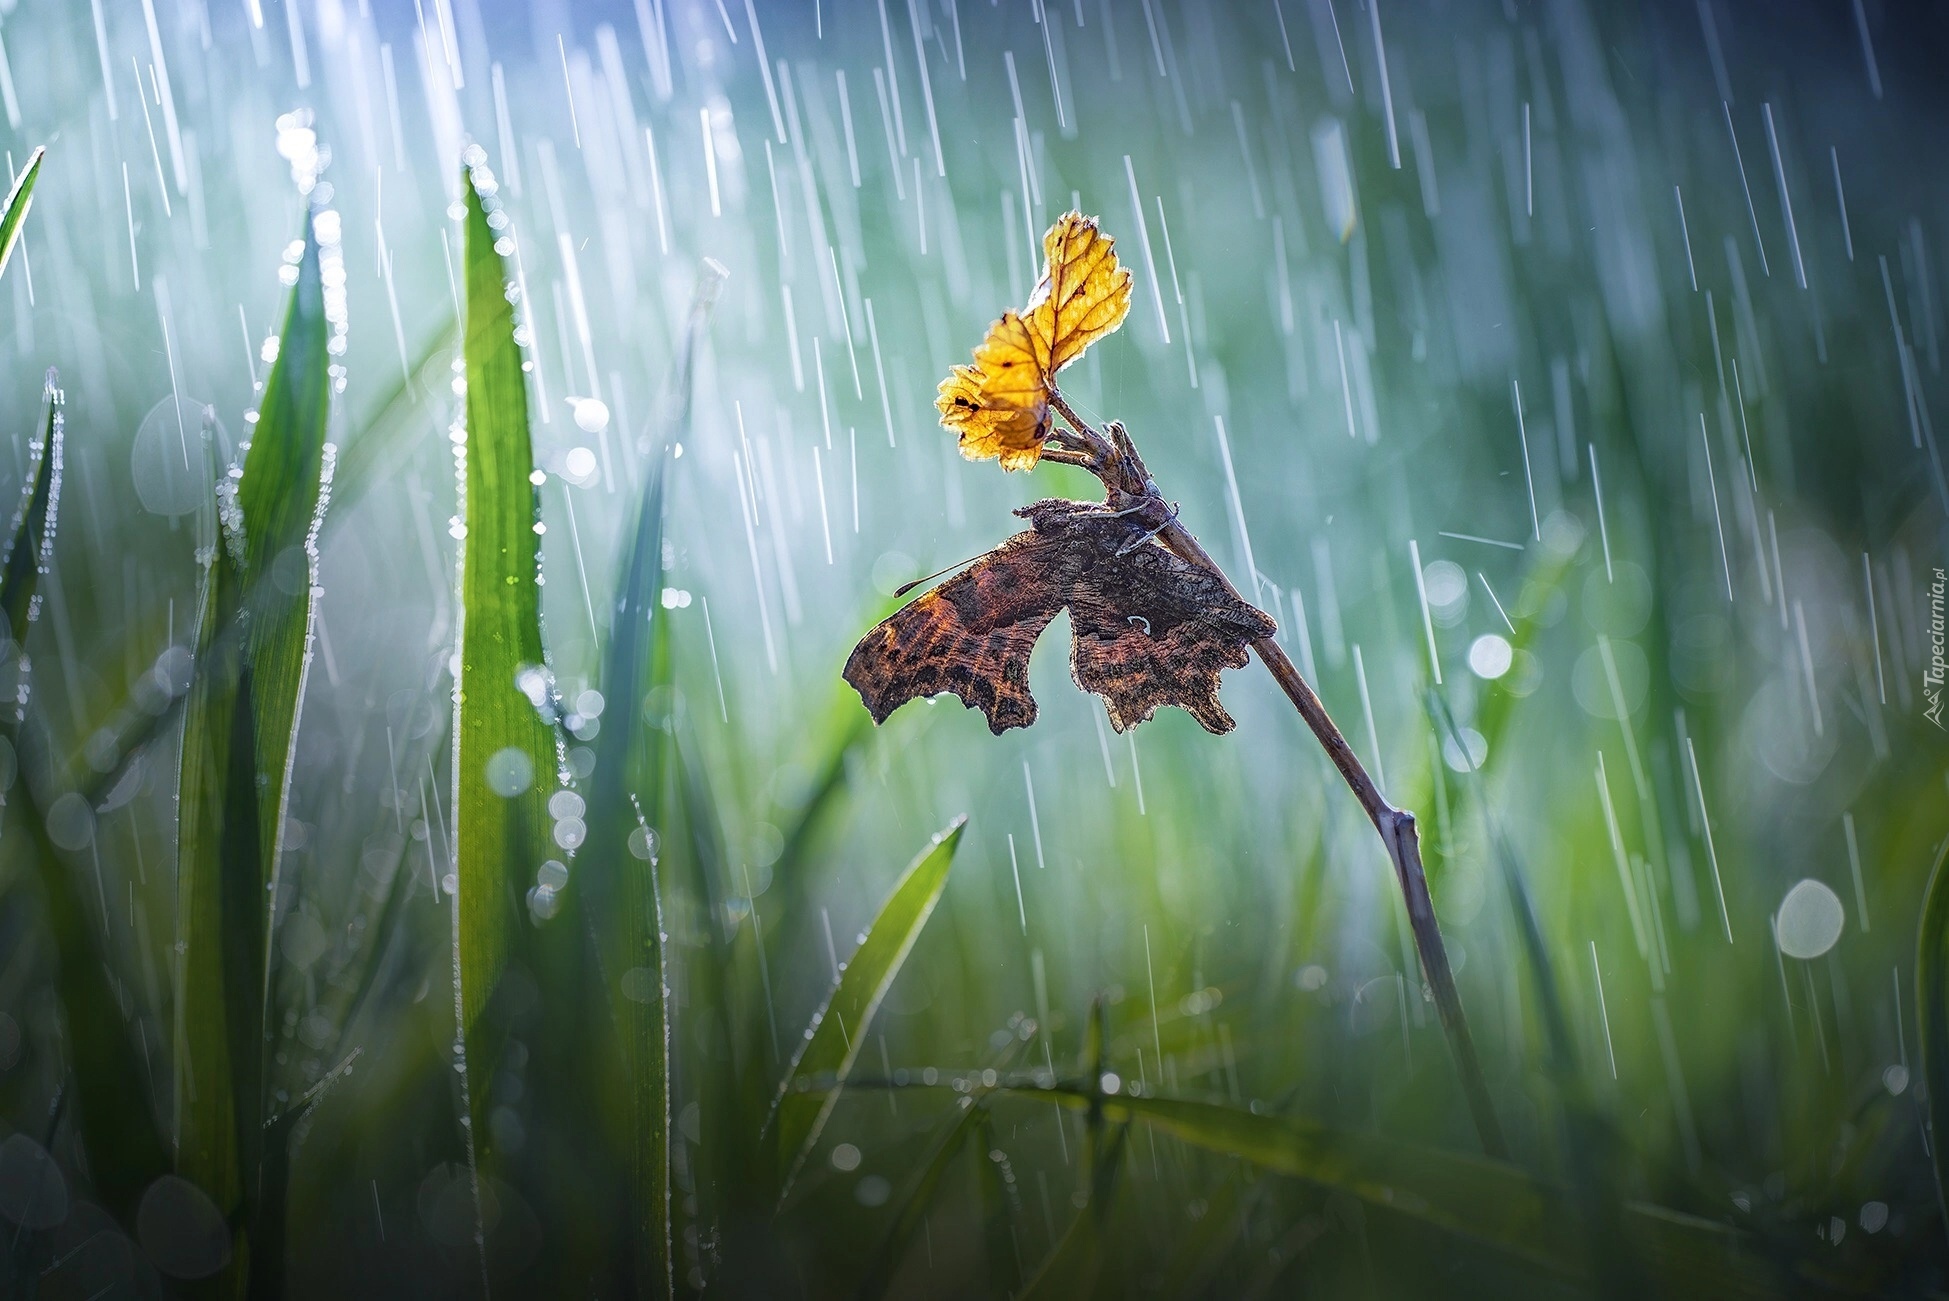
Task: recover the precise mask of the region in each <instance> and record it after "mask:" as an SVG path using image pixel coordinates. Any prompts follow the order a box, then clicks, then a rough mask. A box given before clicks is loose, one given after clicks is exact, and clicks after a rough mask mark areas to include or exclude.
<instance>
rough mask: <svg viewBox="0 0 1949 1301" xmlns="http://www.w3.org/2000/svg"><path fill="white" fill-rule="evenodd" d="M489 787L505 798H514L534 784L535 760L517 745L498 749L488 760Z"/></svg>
mask: <svg viewBox="0 0 1949 1301" xmlns="http://www.w3.org/2000/svg"><path fill="white" fill-rule="evenodd" d="M486 775H487V788H488V789H489V790H491V791H493V792H494V793H495V794H496V795H499V796H501V797H502V798H504V799H513V798H514V797H515V796H517V795H519V794H521V792H523V791H525V790H527V789H528V787H530V786H532V785H533V784H534V780H535V761H534V760H533V759H530V758H529V757H528V754H527V751H525V750H522V749H519V748H518V747H516V746H512V745H510V746H508V747H506V748H505V749H501V750H496V751H495V752H494V753H493V754H492V755H490V756H488V760H487V773H486Z"/></svg>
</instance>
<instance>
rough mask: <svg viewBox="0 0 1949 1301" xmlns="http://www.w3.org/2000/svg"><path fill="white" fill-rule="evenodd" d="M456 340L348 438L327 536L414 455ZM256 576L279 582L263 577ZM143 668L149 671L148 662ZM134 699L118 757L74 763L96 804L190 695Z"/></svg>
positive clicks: (107, 723)
mask: <svg viewBox="0 0 1949 1301" xmlns="http://www.w3.org/2000/svg"><path fill="white" fill-rule="evenodd" d="M454 338H455V335H454V328H453V323H452V322H451V321H449V322H447V323H446V324H445V325H443V326H442V327H441V328H440V329H439V330H437V331H435V333H434V336H433V340H432V342H431V343H429V344H428V345H427V348H426V350H425V351H424V352H423V353H422V354H421V356H420V360H419V362H418V364H417V365H416V366H415V367H414V369H413V372H412V379H411V380H410V381H402V382H401V383H399V384H398V385H396V386H395V387H394V388H393V389H392V390H391V391H390V392H389V393H388V394H387V395H386V397H385V398H383V399H381V400H380V402H379V404H378V407H377V409H376V410H375V412H374V413H373V415H372V416H371V417H370V418H369V419H367V420H366V421H364V422H363V423H362V424H360V425H359V426H357V429H358V431H359V432H357V433H356V434H353V435H352V436H351V437H350V438H349V439H348V443H347V447H346V449H345V450H344V452H343V453H342V455H341V456H340V457H339V460H338V464H337V467H336V469H335V470H334V472H333V474H332V504H333V507H334V509H333V510H332V512H331V514H330V516H329V517H328V518H327V519H326V520H325V529H324V531H323V534H322V536H324V537H327V538H329V537H330V536H331V534H332V532H333V531H334V530H335V529H336V528H337V526H338V524H339V522H340V521H343V520H348V519H350V518H352V517H353V511H354V510H355V509H356V507H357V506H358V505H359V503H360V502H361V501H362V500H363V499H364V497H365V494H366V493H367V492H368V491H370V490H371V488H372V487H373V485H374V484H378V483H384V482H386V481H387V480H388V479H390V478H392V477H393V476H394V475H395V474H397V473H398V472H399V470H400V468H401V467H402V466H404V465H405V464H406V463H407V461H408V460H409V459H410V458H411V456H412V454H413V451H414V449H415V447H416V446H417V442H416V440H415V439H414V437H413V435H414V434H415V433H416V432H421V426H420V425H418V424H417V423H416V422H418V421H420V420H422V419H425V420H430V419H431V416H430V415H429V414H428V413H427V412H426V410H425V408H426V406H427V405H428V398H429V397H430V396H431V395H432V394H433V393H435V392H439V391H444V389H445V385H444V384H442V383H441V381H442V378H443V377H446V376H449V375H450V372H451V368H452V354H453V346H454ZM257 581H273V580H272V579H270V578H269V576H261V575H260V576H259V578H258V580H257ZM220 635H221V636H223V637H231V636H235V635H236V629H235V628H234V627H233V628H231V629H227V630H225V631H224V632H223V633H221V634H220ZM143 672H144V675H145V676H146V675H147V672H148V670H147V668H146V666H145V668H144V670H143ZM134 697H135V692H134V691H132V690H131V691H124V692H123V693H122V699H121V700H120V701H119V702H118V703H117V705H116V706H115V708H114V709H113V710H112V711H111V712H110V713H109V714H107V715H106V716H105V720H104V722H103V724H102V727H103V728H106V729H107V731H108V733H109V735H110V736H112V737H113V742H112V745H111V747H110V748H111V750H112V753H113V754H114V755H115V756H116V761H115V762H114V763H113V764H111V765H110V766H109V767H108V768H107V770H106V771H96V770H95V769H94V767H93V765H91V764H89V763H87V762H86V761H85V760H84V759H83V757H81V756H76V757H75V758H74V759H72V760H70V762H69V765H68V766H69V769H70V770H71V771H78V772H81V773H83V774H84V776H83V779H82V781H81V782H80V790H81V792H82V794H83V795H85V796H86V797H87V798H88V800H89V802H90V803H99V802H100V801H101V800H102V799H103V798H104V797H105V796H106V795H107V794H108V792H109V791H110V790H112V789H113V788H114V786H115V784H116V783H117V782H119V781H120V780H121V779H122V777H123V775H124V773H126V772H127V770H128V765H129V763H130V762H131V761H133V760H134V758H135V757H136V756H137V755H139V754H141V753H142V751H143V750H144V749H146V748H147V747H148V746H149V745H150V744H152V743H153V742H154V741H155V740H156V739H157V738H158V737H161V736H165V735H167V734H168V733H169V730H170V728H171V727H172V726H173V724H174V723H175V720H176V715H177V711H178V710H179V709H180V708H181V707H182V705H183V702H184V700H185V696H182V695H178V696H174V697H172V698H171V699H170V701H169V702H168V704H167V705H166V706H165V707H164V708H163V709H162V710H161V711H160V712H157V711H155V710H151V709H144V708H141V707H140V706H138V705H137V704H135V703H134ZM99 730H100V729H89V730H88V732H87V734H88V735H90V736H93V735H94V734H95V733H96V732H97V731H99Z"/></svg>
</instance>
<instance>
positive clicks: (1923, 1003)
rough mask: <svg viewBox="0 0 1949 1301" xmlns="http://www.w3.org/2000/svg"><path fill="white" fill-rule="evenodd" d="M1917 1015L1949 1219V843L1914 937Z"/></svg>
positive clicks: (1935, 1159) (1934, 1156)
mask: <svg viewBox="0 0 1949 1301" xmlns="http://www.w3.org/2000/svg"><path fill="white" fill-rule="evenodd" d="M1915 1020H1916V1022H1917V1024H1918V1025H1919V1026H1920V1028H1921V1032H1922V1034H1921V1048H1922V1083H1923V1085H1924V1086H1925V1087H1926V1088H1927V1090H1928V1093H1927V1095H1926V1096H1927V1097H1928V1108H1929V1131H1930V1134H1931V1141H1930V1143H1929V1158H1930V1161H1931V1163H1932V1164H1933V1165H1934V1168H1935V1186H1936V1197H1937V1199H1938V1201H1939V1203H1940V1205H1941V1210H1942V1214H1943V1218H1944V1221H1945V1222H1946V1223H1949V1154H1945V1153H1944V1152H1943V1150H1942V1144H1943V1142H1944V1136H1945V1135H1949V846H1946V847H1945V848H1944V849H1943V851H1942V853H1941V854H1940V855H1938V856H1937V858H1936V860H1935V867H1934V869H1933V870H1931V871H1930V873H1929V884H1928V889H1927V890H1926V892H1925V893H1924V894H1923V896H1922V920H1921V922H1920V924H1919V925H1918V926H1917V927H1916V936H1915Z"/></svg>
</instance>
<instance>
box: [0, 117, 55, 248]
mask: <svg viewBox="0 0 1949 1301" xmlns="http://www.w3.org/2000/svg"><path fill="white" fill-rule="evenodd" d="M45 157H47V146H46V145H38V146H36V147H35V149H34V152H33V153H32V154H31V155H30V156H29V157H28V159H27V166H25V167H23V168H21V169H20V175H18V176H16V177H14V187H13V189H11V190H9V191H7V206H6V207H5V208H4V209H0V271H5V270H6V269H7V260H8V259H9V258H11V257H12V256H13V253H14V245H15V244H18V243H19V242H20V227H21V224H22V223H23V222H25V221H26V220H27V209H28V208H30V207H32V206H33V203H34V182H35V181H37V180H39V179H40V176H41V160H42V159H43V158H45Z"/></svg>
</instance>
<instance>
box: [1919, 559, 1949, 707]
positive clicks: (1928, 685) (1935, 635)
mask: <svg viewBox="0 0 1949 1301" xmlns="http://www.w3.org/2000/svg"><path fill="white" fill-rule="evenodd" d="M1944 586H1945V579H1944V576H1943V572H1942V570H1940V569H1937V570H1936V571H1935V581H1934V582H1933V583H1930V584H1929V662H1928V664H1927V665H1926V666H1924V667H1923V669H1922V697H1923V699H1925V700H1927V701H1928V702H1929V707H1928V708H1927V709H1924V710H1923V711H1922V717H1924V718H1926V719H1928V720H1929V721H1930V722H1931V723H1934V724H1935V725H1936V726H1937V727H1943V722H1942V679H1943V671H1944V669H1945V667H1949V666H1945V664H1944V663H1943V657H1942V652H1943V623H1942V598H1943V588H1944ZM1943 730H1945V731H1949V728H1944V729H1943Z"/></svg>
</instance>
